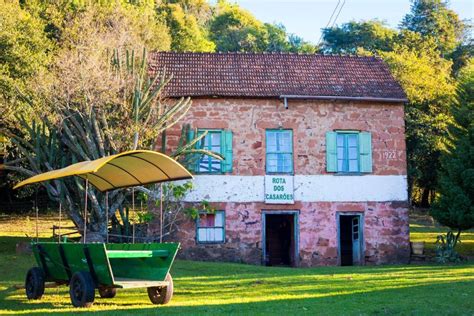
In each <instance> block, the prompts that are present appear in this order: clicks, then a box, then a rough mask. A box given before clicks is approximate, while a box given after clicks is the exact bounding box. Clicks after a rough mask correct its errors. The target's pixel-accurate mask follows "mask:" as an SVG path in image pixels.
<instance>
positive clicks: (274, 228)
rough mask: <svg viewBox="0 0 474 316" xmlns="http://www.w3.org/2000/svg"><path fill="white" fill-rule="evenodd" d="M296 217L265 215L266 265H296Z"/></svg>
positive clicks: (290, 215) (292, 215)
mask: <svg viewBox="0 0 474 316" xmlns="http://www.w3.org/2000/svg"><path fill="white" fill-rule="evenodd" d="M294 223H295V215H294V214H265V227H264V229H265V241H264V242H265V251H264V254H265V264H266V265H268V266H293V265H295V256H294V254H295V224H294Z"/></svg>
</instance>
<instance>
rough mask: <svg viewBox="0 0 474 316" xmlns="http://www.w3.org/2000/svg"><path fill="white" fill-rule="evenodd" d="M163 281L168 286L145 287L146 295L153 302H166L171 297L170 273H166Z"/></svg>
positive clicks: (171, 279) (171, 282) (161, 303)
mask: <svg viewBox="0 0 474 316" xmlns="http://www.w3.org/2000/svg"><path fill="white" fill-rule="evenodd" d="M165 281H167V282H168V284H169V285H168V286H153V287H149V288H148V289H147V290H148V297H149V298H150V301H151V302H152V303H153V304H159V305H164V304H168V303H169V301H170V300H171V298H172V297H173V278H172V277H171V274H169V273H168V274H167V275H166V279H165Z"/></svg>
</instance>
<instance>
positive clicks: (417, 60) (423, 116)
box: [381, 32, 455, 207]
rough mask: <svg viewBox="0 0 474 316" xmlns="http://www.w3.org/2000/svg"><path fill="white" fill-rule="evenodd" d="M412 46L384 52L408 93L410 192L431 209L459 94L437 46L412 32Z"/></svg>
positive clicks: (449, 63) (449, 67)
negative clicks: (451, 106) (453, 103)
mask: <svg viewBox="0 0 474 316" xmlns="http://www.w3.org/2000/svg"><path fill="white" fill-rule="evenodd" d="M410 34H411V35H412V36H408V35H407V34H406V35H405V36H406V38H410V40H409V46H407V45H403V44H396V45H395V46H394V49H393V51H390V52H381V56H382V58H383V59H384V60H385V61H386V62H387V63H388V65H389V66H390V68H391V71H392V73H393V75H394V76H395V78H397V80H398V81H399V82H400V83H401V85H402V87H403V88H404V90H405V92H406V93H407V96H408V100H409V103H408V104H407V105H406V107H405V122H406V142H407V158H408V176H409V189H410V193H411V197H412V200H413V201H414V202H416V203H420V204H421V205H422V206H424V207H427V206H429V203H430V200H432V198H433V197H434V193H435V189H436V183H437V181H438V180H437V175H438V172H437V171H438V170H439V167H440V166H439V157H440V153H441V150H442V140H443V139H444V138H445V137H446V136H447V129H448V124H449V123H450V121H451V115H450V113H449V104H450V102H451V99H452V97H453V96H454V93H455V86H454V81H453V80H452V78H451V76H450V70H451V65H452V63H451V61H448V60H446V59H444V58H442V57H440V56H439V54H438V53H437V51H436V48H435V47H434V45H431V44H433V42H431V44H430V41H421V40H420V41H419V43H420V46H417V45H415V44H416V43H417V40H416V38H418V39H419V38H420V35H419V34H416V33H413V32H410Z"/></svg>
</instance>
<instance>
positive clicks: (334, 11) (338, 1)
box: [317, 0, 341, 45]
mask: <svg viewBox="0 0 474 316" xmlns="http://www.w3.org/2000/svg"><path fill="white" fill-rule="evenodd" d="M340 3H341V0H337V4H336V7H335V8H334V10H333V11H332V14H331V17H330V18H329V21H328V24H326V27H325V29H327V28H328V26H329V24H331V20H332V18H333V16H334V13H336V10H337V8H338V7H339V4H340ZM322 38H323V33H321V36H320V37H319V40H318V44H317V45H319V43H320V42H321V39H322Z"/></svg>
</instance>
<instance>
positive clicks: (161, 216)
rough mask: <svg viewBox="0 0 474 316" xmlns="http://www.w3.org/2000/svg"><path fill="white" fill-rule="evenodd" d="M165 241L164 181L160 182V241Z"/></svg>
mask: <svg viewBox="0 0 474 316" xmlns="http://www.w3.org/2000/svg"><path fill="white" fill-rule="evenodd" d="M162 242H163V183H160V243H162Z"/></svg>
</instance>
